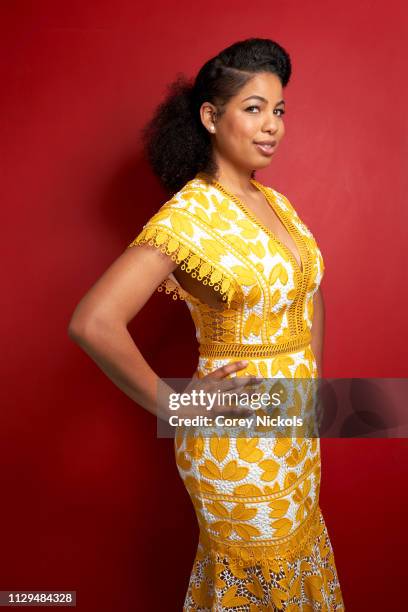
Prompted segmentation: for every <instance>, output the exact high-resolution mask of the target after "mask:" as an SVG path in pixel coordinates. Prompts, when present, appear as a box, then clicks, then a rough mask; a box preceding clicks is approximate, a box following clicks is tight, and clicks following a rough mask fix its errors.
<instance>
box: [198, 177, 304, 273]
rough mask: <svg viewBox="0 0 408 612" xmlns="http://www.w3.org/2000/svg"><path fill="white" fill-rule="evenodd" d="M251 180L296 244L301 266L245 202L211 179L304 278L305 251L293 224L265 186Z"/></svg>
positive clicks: (291, 252)
mask: <svg viewBox="0 0 408 612" xmlns="http://www.w3.org/2000/svg"><path fill="white" fill-rule="evenodd" d="M203 178H205V177H203ZM249 180H250V182H251V183H252V184H253V185H254V186H255V187H256V188H257V189H258V191H260V192H261V193H262V194H263V195H264V197H265V199H266V202H267V204H268V205H269V206H270V207H271V208H272V210H273V211H274V213H275V214H276V216H277V218H278V220H279V221H280V223H281V224H282V225H283V227H284V228H285V229H286V231H287V233H288V235H289V237H290V238H292V240H293V242H294V244H295V245H296V247H297V251H298V255H299V259H300V265H299V263H298V261H297V259H296V257H295V255H294V254H293V251H292V249H290V248H289V247H288V246H287V245H286V244H285V243H284V242H282V241H281V240H279V238H278V237H277V236H276V234H275V233H274V232H273V231H272V230H271V229H270V228H269V227H267V226H266V225H265V224H264V223H263V222H262V221H261V220H260V219H259V218H258V217H257V216H256V215H255V213H254V212H253V211H252V210H250V209H249V208H248V206H247V205H246V204H245V202H243V201H242V200H241V199H240V198H238V197H237V196H236V195H234V194H233V193H231V192H229V191H228V190H227V189H226V188H225V187H224V186H223V185H222V184H221V183H220V182H219V181H216V180H215V179H211V184H212V185H214V187H216V188H217V189H219V191H221V192H222V193H224V195H225V196H227V197H228V198H230V199H231V200H232V201H233V202H235V203H236V204H237V205H238V206H239V207H240V208H241V210H242V211H243V212H244V213H245V214H246V216H247V217H248V218H249V219H251V221H252V222H253V223H255V225H257V226H258V227H260V228H261V230H263V231H264V232H265V234H267V235H268V236H270V237H271V238H272V239H273V240H274V241H275V242H276V243H277V244H278V245H279V246H280V247H281V248H282V249H283V250H284V251H285V253H286V254H287V255H288V257H289V259H290V261H291V262H292V264H293V266H294V268H295V270H296V271H297V272H298V273H299V274H300V275H301V276H302V277H303V275H304V273H305V269H306V262H305V259H304V257H303V256H302V254H303V249H302V247H303V243H302V242H301V238H300V237H299V235H298V234H297V232H296V231H295V228H294V225H293V223H292V222H291V221H290V219H289V218H288V216H287V215H286V214H285V213H284V212H283V211H282V210H279V211H278V210H277V208H278V207H276V206H275V205H274V199H273V198H271V197H270V194H269V193H268V192H267V190H266V189H265V188H264V186H263V185H262V184H261V183H259V182H258V181H256V180H255V179H252V178H251V179H249Z"/></svg>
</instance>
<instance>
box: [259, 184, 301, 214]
mask: <svg viewBox="0 0 408 612" xmlns="http://www.w3.org/2000/svg"><path fill="white" fill-rule="evenodd" d="M263 187H264V188H265V189H266V191H267V192H268V193H269V194H270V195H271V196H272V197H273V199H274V201H275V202H276V203H277V204H278V206H279V207H280V208H281V209H282V210H284V211H286V212H288V213H290V214H291V215H293V216H294V217H298V214H297V212H296V209H295V207H294V206H293V204H292V203H291V201H290V200H289V197H288V196H287V195H285V194H284V193H282V192H280V191H278V190H277V189H275V187H271V186H269V185H263Z"/></svg>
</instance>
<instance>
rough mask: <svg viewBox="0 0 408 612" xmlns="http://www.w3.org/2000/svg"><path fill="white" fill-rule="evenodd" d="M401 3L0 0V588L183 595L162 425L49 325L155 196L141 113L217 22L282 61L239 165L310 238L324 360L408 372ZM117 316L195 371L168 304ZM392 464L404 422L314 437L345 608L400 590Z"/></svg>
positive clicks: (185, 324) (187, 335) (208, 42)
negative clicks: (355, 435) (261, 149)
mask: <svg viewBox="0 0 408 612" xmlns="http://www.w3.org/2000/svg"><path fill="white" fill-rule="evenodd" d="M405 10H406V9H404V7H403V3H402V1H401V2H400V3H398V2H397V1H396V0H390V1H389V2H388V3H386V4H384V3H383V2H374V1H368V0H363V1H361V2H358V3H355V2H353V1H352V0H345V1H344V2H341V3H340V2H328V1H327V0H324V1H323V0H314V2H309V3H301V2H295V1H294V0H291V1H285V2H279V3H271V2H270V1H269V0H268V1H265V0H260V1H259V2H257V3H255V4H252V5H251V4H250V3H248V2H247V1H245V2H244V1H241V0H239V1H238V0H235V2H233V3H232V2H231V3H219V2H213V1H210V2H207V3H198V4H196V5H194V4H193V3H191V2H185V1H184V0H181V1H180V2H179V3H178V5H175V3H170V2H169V3H164V2H149V3H147V4H146V5H145V6H140V5H138V4H137V3H134V2H131V1H130V0H117V1H116V2H115V3H113V2H111V1H110V0H109V1H108V0H98V1H96V0H87V1H84V0H82V2H79V1H73V0H71V1H70V2H64V1H60V2H58V3H56V2H51V1H40V0H39V1H38V2H35V3H32V2H24V1H15V2H12V3H11V2H8V3H2V6H1V12H2V19H1V23H2V29H3V31H2V36H1V43H0V44H1V46H2V52H1V55H0V65H1V113H0V130H1V143H2V162H1V168H2V170H1V173H2V180H1V184H2V190H3V197H2V202H3V211H4V212H3V214H4V215H5V219H6V223H5V224H3V227H5V229H6V231H5V232H4V235H3V241H2V242H3V245H2V246H3V249H4V251H3V252H4V257H3V260H2V261H3V266H2V274H3V283H2V285H3V292H2V293H3V296H2V298H3V308H4V310H3V316H2V324H3V334H2V338H3V342H2V351H1V359H2V364H1V369H2V373H3V382H2V385H1V393H2V403H3V410H2V412H1V421H2V427H1V440H0V442H1V446H0V449H1V450H0V453H1V457H0V473H1V479H2V484H3V489H2V491H3V497H2V504H1V523H0V525H1V528H2V538H1V542H2V555H1V568H0V576H1V579H0V583H1V584H0V590H9V589H21V590H29V589H36V590H40V589H46V590H51V589H52V590H57V589H64V590H69V589H71V590H76V591H77V597H78V605H77V607H78V609H79V610H81V611H84V612H113V611H114V612H133V611H136V610H143V611H154V612H155V611H156V610H158V611H159V610H166V612H167V611H169V612H171V611H173V610H174V611H179V610H181V609H182V602H183V598H184V594H185V590H186V588H187V583H188V577H189V573H190V570H191V566H192V562H193V557H194V553H195V550H196V544H197V536H198V532H197V528H196V520H195V516H194V511H193V507H192V505H191V502H190V500H189V498H188V495H187V493H186V491H185V489H184V485H183V483H182V481H181V480H180V478H179V476H178V473H177V470H176V467H175V463H174V457H173V441H172V440H157V439H156V423H155V419H154V418H153V417H152V416H151V415H150V414H149V413H147V412H146V411H144V410H143V409H142V408H140V407H139V406H137V405H135V404H134V403H133V402H131V401H130V400H129V399H128V398H127V397H126V396H125V395H124V394H122V393H121V392H120V391H119V390H118V389H117V388H116V387H115V386H114V385H112V383H111V382H110V381H109V380H108V379H107V378H106V377H105V376H104V375H103V374H102V372H101V371H100V370H99V369H98V368H97V367H96V366H95V364H94V363H93V362H92V361H91V360H90V359H89V358H88V357H87V356H86V355H85V353H83V352H82V351H81V350H80V349H79V348H78V347H77V346H76V345H75V344H74V343H72V342H71V341H70V340H69V338H68V336H67V325H68V322H69V319H70V316H71V313H72V312H73V309H74V307H75V305H76V304H77V302H78V301H79V299H80V298H81V297H82V295H83V294H84V293H85V292H86V291H87V289H88V288H89V287H90V286H91V285H92V284H93V282H95V280H96V279H97V278H98V276H99V275H100V274H102V272H103V271H104V270H105V269H106V268H107V267H108V265H109V264H110V263H111V262H112V261H113V259H114V258H116V257H117V256H119V254H120V253H121V252H122V250H124V248H125V247H126V245H127V244H128V243H129V242H130V240H131V239H132V238H133V237H134V236H135V235H136V234H137V233H138V232H139V231H140V229H141V225H142V224H143V223H144V221H145V220H147V218H148V217H149V216H151V215H152V214H153V212H154V211H155V210H156V209H157V208H158V207H159V206H160V205H161V204H162V203H163V202H164V201H165V200H164V193H163V191H162V190H161V189H160V188H159V187H158V186H157V182H156V180H155V179H154V177H153V175H152V173H151V171H150V170H149V167H148V166H147V164H146V162H145V161H144V160H143V158H142V155H141V150H140V132H139V130H140V128H141V127H142V126H143V125H144V124H145V122H146V121H147V120H148V118H149V117H150V114H151V112H152V110H153V108H154V106H155V105H156V104H157V103H158V102H159V100H160V98H161V96H162V95H163V93H164V91H165V87H166V84H167V83H168V82H170V81H171V80H173V78H174V77H175V75H176V73H177V72H184V73H185V74H187V75H189V76H190V75H193V74H195V73H196V71H197V70H198V69H199V68H200V66H201V65H202V64H203V63H204V61H206V60H207V59H208V58H209V57H210V56H212V55H214V54H216V53H217V52H218V51H219V50H221V49H222V48H224V47H225V46H227V45H229V44H231V43H232V42H235V41H237V40H240V39H243V38H247V37H250V36H260V37H270V38H273V39H276V40H277V41H278V42H280V43H281V44H282V45H283V46H284V47H285V48H287V50H288V51H289V52H290V54H291V57H292V60H293V76H292V80H291V82H290V84H289V86H288V87H287V89H286V90H285V98H286V100H287V114H286V116H285V125H286V136H285V140H284V141H283V143H282V144H281V147H280V149H279V154H278V155H277V157H276V159H274V160H273V163H272V164H271V166H270V167H269V168H268V169H267V170H264V171H263V172H262V173H261V174H258V178H259V180H261V182H264V183H266V184H268V185H271V186H273V187H275V188H276V189H277V190H278V191H281V192H283V193H284V194H285V195H287V196H288V197H289V199H290V200H291V202H292V203H293V204H294V206H295V208H296V209H297V210H298V212H299V214H300V216H301V217H303V218H304V220H305V221H306V223H307V224H308V225H309V227H310V228H311V229H312V231H313V233H314V235H315V236H316V238H317V239H318V241H319V244H320V247H321V250H322V252H323V256H324V258H325V264H326V271H325V278H324V280H323V283H322V289H323V292H324V296H325V300H326V317H327V318H326V322H327V326H326V343H325V365H324V374H325V375H326V376H328V377H342V376H350V377H359V376H360V377H375V376H383V377H404V376H407V375H408V372H407V364H406V359H405V354H406V338H407V332H408V324H407V317H406V312H407V283H406V280H407V277H406V268H405V261H404V255H405V256H406V252H405V253H404V252H403V236H404V234H405V236H406V227H407V220H408V219H407V206H406V193H407V187H408V185H407V173H406V168H404V170H405V172H403V161H406V153H407V130H406V127H407V124H406V119H405V116H406V115H405V111H406V107H407V84H406V78H405V77H404V74H405V72H406V68H405V62H404V59H405V57H406V54H407V48H406V47H407V45H406V40H407V36H406V29H405V24H406V17H407V15H406V14H405ZM404 154H405V159H404ZM135 282H136V279H135ZM136 289H137V287H136V285H135V290H136ZM174 322H176V325H174V324H173V323H174ZM131 331H132V334H133V335H134V338H135V341H136V342H137V344H138V345H139V347H140V348H141V350H142V351H143V352H144V354H145V356H146V359H147V360H148V361H149V363H150V364H151V365H152V367H153V368H154V369H155V370H156V372H157V373H158V374H160V375H161V376H164V377H165V376H188V375H189V374H191V373H192V371H193V368H195V365H196V359H197V349H196V342H195V337H194V328H193V324H192V322H191V320H190V319H189V315H188V311H187V309H186V307H185V305H184V304H183V303H182V302H173V300H171V299H169V298H168V297H167V296H165V295H164V294H154V296H153V297H152V299H151V300H150V301H149V303H148V305H147V306H146V307H145V308H144V309H143V311H142V312H141V313H140V315H139V316H138V317H137V318H136V319H135V320H134V322H132V325H131ZM407 460H408V453H407V441H406V440H388V441H387V440H371V441H370V440H354V441H351V440H336V441H335V440H322V461H323V467H322V490H321V507H322V509H323V512H324V515H325V518H326V522H327V525H328V528H329V533H330V536H331V539H332V543H333V547H334V551H335V558H336V563H337V567H338V572H339V577H340V582H341V585H342V590H343V595H344V599H345V603H346V607H347V609H348V610H349V611H350V612H352V611H358V612H361V611H364V610H376V609H379V608H381V609H385V610H400V609H401V606H402V605H403V601H404V599H403V598H404V597H405V581H404V578H406V559H405V554H406V550H407V544H408V541H407V540H408V538H407V530H406V523H405V520H406V511H407V498H406V495H407V494H406V488H405V490H404V489H403V485H402V483H403V482H404V480H405V482H406V479H407V475H408V474H407V463H408V461H407ZM163 602H166V603H163Z"/></svg>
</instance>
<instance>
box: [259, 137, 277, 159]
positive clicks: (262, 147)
mask: <svg viewBox="0 0 408 612" xmlns="http://www.w3.org/2000/svg"><path fill="white" fill-rule="evenodd" d="M254 144H255V146H256V148H257V149H258V151H260V152H261V153H262V155H266V156H267V157H270V156H271V155H273V152H274V150H275V149H276V141H274V142H273V143H272V144H260V143H257V142H255V143H254Z"/></svg>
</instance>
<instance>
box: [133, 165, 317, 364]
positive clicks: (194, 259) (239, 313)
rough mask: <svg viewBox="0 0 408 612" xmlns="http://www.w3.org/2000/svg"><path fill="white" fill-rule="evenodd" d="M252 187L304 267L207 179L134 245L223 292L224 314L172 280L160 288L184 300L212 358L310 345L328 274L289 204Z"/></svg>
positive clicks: (192, 184)
mask: <svg viewBox="0 0 408 612" xmlns="http://www.w3.org/2000/svg"><path fill="white" fill-rule="evenodd" d="M251 182H252V183H253V184H254V185H255V186H256V187H257V188H258V189H259V190H260V191H262V193H263V194H264V195H265V197H266V200H267V202H268V203H269V205H270V206H271V207H272V209H273V210H274V212H275V213H276V215H277V217H278V218H279V220H280V221H281V222H282V224H283V226H284V227H285V228H286V230H287V231H288V233H289V235H290V237H291V238H292V239H293V241H294V243H295V244H296V247H297V249H298V252H299V254H300V257H301V263H302V265H301V266H299V264H298V262H297V260H296V258H295V257H294V254H293V252H292V251H291V250H290V249H289V248H288V247H287V246H286V245H285V244H284V243H283V242H282V241H281V240H279V239H278V238H277V236H276V235H275V234H274V233H273V232H272V231H271V230H270V229H269V228H267V227H266V226H265V225H264V224H263V223H262V222H261V221H260V220H259V219H258V218H257V217H256V216H255V215H254V214H253V213H252V212H251V211H250V210H249V209H248V207H247V206H246V205H245V204H244V203H243V202H242V201H241V200H239V199H238V198H237V197H235V196H234V195H232V194H230V193H229V192H228V191H227V190H226V189H225V188H224V187H223V186H222V185H221V184H220V183H218V182H217V181H211V180H208V179H207V178H206V177H205V175H203V174H201V173H198V174H197V175H196V176H195V178H194V179H192V180H191V181H189V182H187V183H186V184H185V185H184V187H183V188H182V189H180V190H179V191H178V192H177V193H176V194H175V195H174V196H173V197H172V198H171V199H170V200H168V201H167V202H165V203H164V204H163V205H162V206H161V208H160V209H159V211H158V212H157V213H156V214H155V215H153V217H151V218H150V219H149V220H148V222H147V223H146V224H145V225H144V226H143V229H142V231H141V232H140V234H139V235H138V236H137V237H136V238H135V239H134V240H133V241H132V243H131V244H130V245H129V246H134V245H136V244H143V243H146V242H148V243H149V244H151V245H154V246H156V247H157V248H159V249H160V250H161V251H162V252H165V253H167V254H168V255H169V256H170V257H171V258H172V259H173V260H174V261H176V262H178V263H180V265H181V267H182V269H183V270H185V271H186V272H187V273H189V274H191V276H192V277H194V278H196V279H199V280H200V281H201V282H202V283H203V284H205V285H206V284H208V285H211V286H213V288H214V289H215V290H217V291H219V292H220V294H221V296H222V300H223V302H222V303H221V308H218V307H213V306H210V305H208V304H206V303H204V302H202V301H201V300H199V299H198V298H196V297H194V296H192V295H191V294H190V293H188V292H187V291H186V290H185V289H183V288H182V287H181V285H180V284H179V283H178V281H177V280H176V278H175V277H174V275H173V274H170V275H169V277H168V278H166V279H165V280H164V281H163V282H162V283H161V285H160V286H159V287H158V290H159V291H160V290H163V289H165V291H166V293H169V294H172V295H173V297H174V298H175V299H176V298H181V299H183V300H185V302H186V304H187V306H188V308H189V310H190V313H191V316H192V318H193V321H194V324H195V329H196V337H197V340H198V342H199V344H200V348H201V350H202V352H205V353H206V354H207V355H208V356H214V357H216V356H217V354H218V353H219V351H222V355H226V354H228V350H229V351H230V353H229V354H230V355H231V356H241V355H243V356H245V355H246V353H245V348H244V345H245V346H246V345H252V349H251V350H252V353H251V354H252V355H254V354H256V350H257V347H259V351H260V352H259V355H262V350H263V348H262V347H265V346H268V347H270V346H271V345H274V347H275V349H276V352H279V353H282V352H285V350H287V351H290V350H295V349H297V348H299V347H301V346H307V345H308V344H309V342H310V333H311V326H312V319H313V296H314V294H315V292H316V291H317V289H318V287H319V285H320V283H321V280H322V277H323V273H324V262H323V258H322V254H321V252H320V249H319V247H318V245H317V243H316V240H315V238H314V236H313V234H312V233H311V232H310V230H309V229H308V227H307V226H306V225H305V224H304V223H303V222H302V221H301V219H300V218H299V216H298V214H297V213H296V211H295V209H294V208H293V206H292V205H291V203H290V202H289V200H288V198H287V197H285V196H284V195H283V194H281V193H279V192H278V191H276V190H275V189H273V188H271V187H266V186H264V185H262V184H261V183H259V182H258V181H256V180H254V179H252V181H251ZM218 345H220V346H219V347H218ZM221 345H222V346H221ZM217 351H218V353H217ZM226 351H227V352H226ZM254 351H255V353H254ZM219 354H221V353H219Z"/></svg>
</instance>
